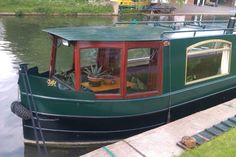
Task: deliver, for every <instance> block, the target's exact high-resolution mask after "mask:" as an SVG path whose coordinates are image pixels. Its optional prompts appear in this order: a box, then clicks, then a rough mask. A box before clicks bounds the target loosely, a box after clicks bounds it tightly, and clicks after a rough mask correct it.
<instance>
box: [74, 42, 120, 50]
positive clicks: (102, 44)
mask: <svg viewBox="0 0 236 157" xmlns="http://www.w3.org/2000/svg"><path fill="white" fill-rule="evenodd" d="M122 43H123V42H114V41H112V42H108V41H104V42H92V41H91V42H85V41H80V42H79V45H80V46H79V48H80V49H84V48H121V47H122Z"/></svg>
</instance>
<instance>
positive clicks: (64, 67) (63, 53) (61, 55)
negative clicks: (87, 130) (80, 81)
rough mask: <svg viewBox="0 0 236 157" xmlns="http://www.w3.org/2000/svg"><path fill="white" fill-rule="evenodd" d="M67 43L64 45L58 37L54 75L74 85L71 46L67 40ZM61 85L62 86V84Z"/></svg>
mask: <svg viewBox="0 0 236 157" xmlns="http://www.w3.org/2000/svg"><path fill="white" fill-rule="evenodd" d="M65 42H67V41H65ZM67 44H68V45H64V41H63V40H62V39H58V45H57V52H56V66H55V70H56V71H55V76H56V77H57V78H58V79H60V80H61V81H63V82H64V83H66V84H68V85H69V86H71V87H74V68H73V46H72V45H70V44H69V43H68V42H67ZM61 87H62V88H64V86H63V85H61ZM65 89H67V87H65Z"/></svg>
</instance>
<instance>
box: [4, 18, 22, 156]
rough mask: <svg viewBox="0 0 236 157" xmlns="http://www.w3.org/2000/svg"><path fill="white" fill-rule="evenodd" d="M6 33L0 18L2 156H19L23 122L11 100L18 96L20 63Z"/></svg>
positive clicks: (20, 154)
mask: <svg viewBox="0 0 236 157" xmlns="http://www.w3.org/2000/svg"><path fill="white" fill-rule="evenodd" d="M5 33H6V30H5V28H4V26H3V22H2V20H1V19H0V63H1V64H0V102H1V103H0V111H1V114H0V130H1V133H0V139H1V141H0V148H1V151H0V156H4V157H6V156H11V157H19V156H23V136H22V123H21V119H19V118H18V117H16V116H15V115H13V114H12V113H11V112H10V104H11V102H12V101H14V100H17V98H18V93H17V92H18V87H17V79H18V75H17V67H18V65H17V64H16V63H17V58H16V56H15V55H14V54H13V53H12V49H11V47H10V44H11V42H9V41H6V40H5V39H4V37H5Z"/></svg>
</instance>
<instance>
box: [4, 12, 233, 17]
mask: <svg viewBox="0 0 236 157" xmlns="http://www.w3.org/2000/svg"><path fill="white" fill-rule="evenodd" d="M136 14H137V13H122V15H136ZM140 14H141V15H146V16H187V15H234V13H231V12H211V13H171V14H146V13H140ZM119 15H120V14H114V13H65V14H63V13H49V14H47V13H36V12H33V13H22V14H20V15H18V14H17V13H15V12H0V16H119Z"/></svg>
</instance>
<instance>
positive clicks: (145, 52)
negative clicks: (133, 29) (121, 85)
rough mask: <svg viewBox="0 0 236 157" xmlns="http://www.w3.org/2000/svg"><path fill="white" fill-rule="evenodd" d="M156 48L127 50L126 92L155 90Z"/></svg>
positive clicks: (156, 76) (156, 77) (156, 70)
mask: <svg viewBox="0 0 236 157" xmlns="http://www.w3.org/2000/svg"><path fill="white" fill-rule="evenodd" d="M157 65H158V49H153V48H152V49H151V48H137V49H129V50H128V66H127V87H126V88H127V93H128V94H131V93H139V92H147V91H154V90H157V79H158V74H157V72H158V67H157Z"/></svg>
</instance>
